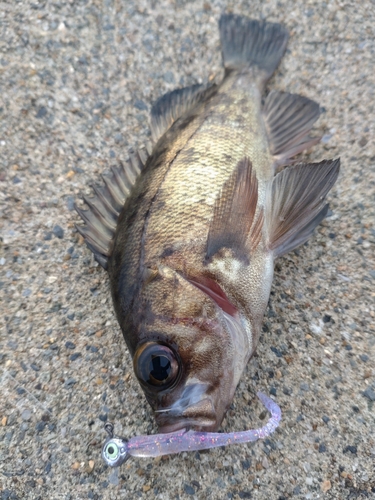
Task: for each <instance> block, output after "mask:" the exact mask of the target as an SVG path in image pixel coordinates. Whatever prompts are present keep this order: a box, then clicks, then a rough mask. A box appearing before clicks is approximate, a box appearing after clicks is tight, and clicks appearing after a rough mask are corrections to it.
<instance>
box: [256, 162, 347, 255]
mask: <svg viewBox="0 0 375 500" xmlns="http://www.w3.org/2000/svg"><path fill="white" fill-rule="evenodd" d="M339 170H340V160H339V159H337V160H324V161H322V162H320V163H306V164H301V165H296V166H295V167H290V168H286V169H285V170H283V171H282V172H280V173H279V174H277V175H276V176H275V177H274V178H273V181H272V186H270V189H269V190H268V194H267V199H266V207H267V213H266V223H267V230H268V237H269V242H268V246H269V248H270V250H273V252H274V255H275V257H279V256H280V255H283V254H285V253H287V252H289V251H291V250H293V249H294V248H296V247H297V246H299V245H301V244H302V243H305V241H307V240H308V238H309V237H310V236H311V234H312V233H313V231H314V229H315V228H316V226H317V225H318V224H320V222H321V221H322V220H323V218H324V217H325V215H326V213H327V210H328V205H327V204H326V200H325V198H326V196H327V194H328V192H329V190H330V189H331V188H332V186H333V185H334V183H335V182H336V180H337V176H338V174H339Z"/></svg>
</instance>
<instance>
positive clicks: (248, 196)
mask: <svg viewBox="0 0 375 500" xmlns="http://www.w3.org/2000/svg"><path fill="white" fill-rule="evenodd" d="M257 204H258V181H257V178H256V174H255V171H253V168H252V164H251V162H250V160H249V158H247V157H245V158H243V159H242V160H240V161H239V162H238V164H237V167H236V169H235V171H234V172H233V174H232V175H231V176H230V177H229V179H228V180H227V181H226V183H225V184H224V186H223V189H222V191H221V193H220V194H219V196H218V197H217V199H216V202H215V206H214V215H213V218H212V221H211V224H210V228H209V233H208V238H207V251H206V260H209V259H211V257H212V256H213V255H215V254H216V253H217V252H218V251H219V250H220V249H221V248H224V247H225V248H231V249H232V250H233V251H234V252H235V254H236V255H237V256H238V257H240V258H242V259H245V260H247V259H248V257H249V253H250V251H251V249H254V248H255V247H256V245H257V244H258V243H259V241H260V237H261V231H262V226H263V224H262V222H263V212H262V211H261V212H260V214H259V216H258V218H257V220H256V221H255V223H254V218H255V212H256V209H257ZM249 236H250V238H249ZM249 239H250V241H249Z"/></svg>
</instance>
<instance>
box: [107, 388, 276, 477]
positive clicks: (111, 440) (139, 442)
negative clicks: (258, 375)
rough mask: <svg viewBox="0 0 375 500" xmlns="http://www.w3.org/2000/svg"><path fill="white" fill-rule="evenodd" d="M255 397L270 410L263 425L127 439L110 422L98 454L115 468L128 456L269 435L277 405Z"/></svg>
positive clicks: (218, 444)
mask: <svg viewBox="0 0 375 500" xmlns="http://www.w3.org/2000/svg"><path fill="white" fill-rule="evenodd" d="M257 396H258V398H259V399H260V401H261V402H262V403H263V404H264V406H265V407H266V409H267V410H268V411H269V412H270V413H271V418H270V419H269V420H268V422H267V423H266V425H265V426H263V427H260V428H259V429H252V430H248V431H241V432H228V433H220V432H196V431H187V430H186V429H181V430H178V431H175V432H170V433H168V434H155V435H151V436H135V437H133V438H131V439H129V441H127V440H125V439H123V438H119V437H116V436H113V432H112V431H113V427H112V425H109V426H107V428H106V430H107V432H108V434H109V437H108V439H107V440H106V442H105V443H104V446H103V450H102V457H103V459H104V461H105V462H106V463H107V464H108V465H109V466H110V467H119V466H120V465H121V464H123V463H124V462H125V461H126V460H127V459H128V458H129V457H130V456H133V457H158V456H160V455H169V454H171V453H179V452H182V451H196V450H206V449H208V448H217V447H218V446H226V445H229V444H243V443H249V442H252V441H257V440H258V439H264V438H266V437H268V436H270V435H271V434H272V433H273V432H274V431H275V429H276V428H277V427H278V425H279V423H280V420H281V410H280V407H279V406H278V405H277V404H276V403H275V402H274V401H273V400H272V399H271V398H269V397H268V396H266V395H265V394H263V393H261V392H258V393H257Z"/></svg>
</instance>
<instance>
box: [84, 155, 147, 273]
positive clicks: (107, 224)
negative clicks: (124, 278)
mask: <svg viewBox="0 0 375 500" xmlns="http://www.w3.org/2000/svg"><path fill="white" fill-rule="evenodd" d="M149 154H150V148H149V146H148V147H147V149H146V148H142V149H140V150H139V151H137V152H136V153H134V152H130V153H129V159H128V161H127V162H126V163H125V164H124V163H120V165H119V166H118V167H111V174H110V175H109V176H102V179H103V182H104V185H103V186H92V187H93V190H94V192H95V196H93V197H91V198H87V197H85V196H84V197H83V200H84V202H85V203H86V205H87V206H88V207H89V208H88V210H82V209H81V208H79V207H77V205H76V206H75V209H76V210H77V212H78V214H79V215H80V217H81V218H82V219H83V221H84V222H85V225H84V226H79V225H76V228H77V230H78V232H79V233H80V234H81V235H82V236H83V237H84V239H85V242H86V245H87V246H88V248H89V249H90V250H91V251H92V252H93V254H94V256H95V259H96V260H97V261H98V262H99V264H100V265H101V266H102V267H104V269H107V261H108V257H109V256H110V255H111V248H112V240H113V236H114V234H115V231H116V226H117V220H118V217H119V215H120V212H121V210H122V207H123V206H124V204H125V200H126V198H127V196H128V195H129V193H130V191H131V188H132V187H133V185H134V183H135V181H136V179H137V177H138V175H139V173H140V172H141V170H142V169H143V167H144V165H145V163H146V161H147V158H148V156H149Z"/></svg>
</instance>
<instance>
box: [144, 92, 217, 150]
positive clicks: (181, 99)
mask: <svg viewBox="0 0 375 500" xmlns="http://www.w3.org/2000/svg"><path fill="white" fill-rule="evenodd" d="M215 88H216V85H215V84H207V85H199V84H196V85H191V86H190V87H184V88H182V89H175V90H172V92H168V93H167V94H164V95H163V96H161V97H159V99H158V100H157V101H156V102H155V104H154V105H153V106H152V109H151V124H150V126H151V135H152V140H153V141H154V142H157V141H158V140H159V139H160V137H161V136H162V135H163V134H164V133H165V132H166V131H167V130H168V129H169V128H170V127H171V126H172V125H173V123H174V122H175V121H176V120H178V118H180V117H181V116H182V115H183V114H184V113H186V112H187V111H189V110H190V109H192V108H193V107H194V106H195V105H196V104H197V103H198V102H202V101H204V100H205V99H206V98H207V97H208V96H209V95H211V93H213V91H214V90H215Z"/></svg>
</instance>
